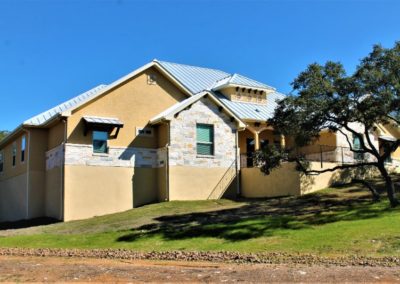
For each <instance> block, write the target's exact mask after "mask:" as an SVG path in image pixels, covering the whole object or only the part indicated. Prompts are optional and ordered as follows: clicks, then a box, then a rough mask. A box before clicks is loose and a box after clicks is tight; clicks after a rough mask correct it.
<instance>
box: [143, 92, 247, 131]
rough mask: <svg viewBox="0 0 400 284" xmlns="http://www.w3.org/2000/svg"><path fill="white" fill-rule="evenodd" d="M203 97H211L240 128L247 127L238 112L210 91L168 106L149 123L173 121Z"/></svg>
mask: <svg viewBox="0 0 400 284" xmlns="http://www.w3.org/2000/svg"><path fill="white" fill-rule="evenodd" d="M203 97H208V98H210V100H211V101H213V102H214V103H215V104H216V105H218V106H219V108H220V110H221V111H225V112H226V113H227V114H228V115H229V116H230V117H231V119H232V120H236V122H237V125H238V130H244V129H245V128H246V124H245V123H244V122H243V121H242V120H241V119H240V118H239V117H238V116H237V115H236V114H234V113H233V112H232V111H231V110H230V109H229V108H228V107H226V106H225V105H224V104H223V103H222V102H221V101H220V100H219V99H218V98H217V97H215V96H214V95H213V94H212V93H210V92H208V91H204V92H201V93H198V94H196V95H194V96H192V97H190V98H188V99H186V100H184V101H182V102H180V103H177V104H175V105H173V106H172V107H170V108H168V109H167V110H165V111H164V112H162V113H160V114H159V115H157V116H155V117H153V118H152V119H151V120H150V121H149V123H150V124H152V125H154V124H158V123H160V122H163V121H171V120H172V119H173V118H174V117H175V115H176V114H177V113H179V112H181V111H183V110H184V109H186V108H187V107H189V106H190V105H192V104H194V103H195V102H197V101H198V100H200V99H201V98H203Z"/></svg>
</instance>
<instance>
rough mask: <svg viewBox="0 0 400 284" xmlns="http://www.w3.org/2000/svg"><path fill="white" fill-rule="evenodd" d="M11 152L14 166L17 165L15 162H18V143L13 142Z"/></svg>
mask: <svg viewBox="0 0 400 284" xmlns="http://www.w3.org/2000/svg"><path fill="white" fill-rule="evenodd" d="M11 153H12V166H13V167H15V164H16V163H17V143H15V142H14V143H13V144H12V149H11Z"/></svg>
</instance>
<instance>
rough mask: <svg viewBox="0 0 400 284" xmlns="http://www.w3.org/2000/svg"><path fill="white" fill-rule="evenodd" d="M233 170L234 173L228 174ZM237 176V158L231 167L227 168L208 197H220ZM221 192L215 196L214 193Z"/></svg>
mask: <svg viewBox="0 0 400 284" xmlns="http://www.w3.org/2000/svg"><path fill="white" fill-rule="evenodd" d="M232 170H233V174H231V175H228V174H229V173H230V172H231V171H232ZM236 176H237V168H236V159H235V160H234V161H233V162H232V164H231V165H230V166H229V168H228V169H227V170H226V172H225V173H224V175H223V176H222V177H221V179H220V180H219V181H218V183H217V185H216V186H215V187H214V189H213V190H212V191H211V193H210V195H209V196H208V197H207V199H220V198H221V197H222V196H223V195H224V193H225V191H226V189H227V188H228V187H229V186H230V184H231V183H232V181H233V180H234V179H235V177H236ZM224 182H226V183H224ZM218 189H219V190H220V191H218ZM218 192H219V194H218V195H217V196H216V197H214V198H213V195H214V194H216V193H218Z"/></svg>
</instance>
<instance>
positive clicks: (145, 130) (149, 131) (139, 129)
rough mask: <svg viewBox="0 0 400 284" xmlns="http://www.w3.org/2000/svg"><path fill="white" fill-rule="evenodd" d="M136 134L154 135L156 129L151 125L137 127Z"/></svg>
mask: <svg viewBox="0 0 400 284" xmlns="http://www.w3.org/2000/svg"><path fill="white" fill-rule="evenodd" d="M136 136H143V137H153V136H154V130H153V128H151V127H136Z"/></svg>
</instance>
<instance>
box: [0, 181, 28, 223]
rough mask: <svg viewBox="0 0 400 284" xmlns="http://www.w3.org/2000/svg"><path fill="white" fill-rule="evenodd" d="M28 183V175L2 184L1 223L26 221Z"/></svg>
mask: <svg viewBox="0 0 400 284" xmlns="http://www.w3.org/2000/svg"><path fill="white" fill-rule="evenodd" d="M26 182H27V175H26V173H25V174H21V175H19V176H15V177H12V178H9V179H6V180H3V181H1V182H0V222H5V221H17V220H22V219H26V217H27V203H26V197H27V194H26Z"/></svg>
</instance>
